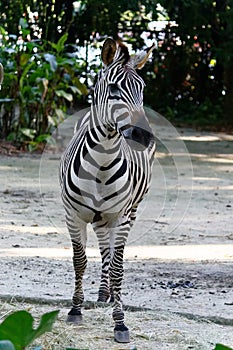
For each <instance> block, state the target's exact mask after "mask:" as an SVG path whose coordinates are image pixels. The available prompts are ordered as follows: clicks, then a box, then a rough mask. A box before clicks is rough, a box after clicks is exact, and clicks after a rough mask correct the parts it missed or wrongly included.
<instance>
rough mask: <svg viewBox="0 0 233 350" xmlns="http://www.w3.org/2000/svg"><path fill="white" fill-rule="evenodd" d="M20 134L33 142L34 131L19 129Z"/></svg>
mask: <svg viewBox="0 0 233 350" xmlns="http://www.w3.org/2000/svg"><path fill="white" fill-rule="evenodd" d="M19 131H20V133H21V134H23V135H24V136H26V137H28V138H29V139H31V140H33V139H34V137H35V133H36V131H35V130H34V129H27V128H21V129H19Z"/></svg>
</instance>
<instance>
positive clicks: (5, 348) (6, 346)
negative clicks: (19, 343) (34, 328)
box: [0, 340, 15, 350]
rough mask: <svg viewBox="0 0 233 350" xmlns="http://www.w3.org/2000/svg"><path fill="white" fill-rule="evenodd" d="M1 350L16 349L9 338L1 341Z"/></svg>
mask: <svg viewBox="0 0 233 350" xmlns="http://www.w3.org/2000/svg"><path fill="white" fill-rule="evenodd" d="M0 350H15V347H14V345H13V344H12V342H11V341H9V340H1V341H0Z"/></svg>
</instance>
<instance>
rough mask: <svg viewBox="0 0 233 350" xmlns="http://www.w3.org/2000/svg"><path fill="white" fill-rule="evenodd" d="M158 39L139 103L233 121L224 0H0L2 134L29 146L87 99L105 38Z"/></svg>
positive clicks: (231, 56)
mask: <svg viewBox="0 0 233 350" xmlns="http://www.w3.org/2000/svg"><path fill="white" fill-rule="evenodd" d="M107 36H111V37H113V38H115V39H117V38H121V39H122V40H123V41H124V42H125V43H126V44H128V45H129V47H130V48H132V50H133V51H134V50H137V49H141V48H143V47H145V46H146V43H151V42H152V40H156V41H157V43H158V48H157V50H155V51H154V52H153V57H152V59H151V60H150V62H149V63H147V65H146V66H145V67H144V68H143V70H142V71H141V73H140V74H141V75H142V76H143V78H144V80H145V83H146V88H145V96H144V102H145V105H148V106H150V107H151V108H153V109H154V110H156V111H158V112H159V113H161V114H162V115H163V116H165V117H166V118H168V119H169V120H170V121H171V122H172V123H174V124H175V125H185V126H192V127H201V128H211V129H216V130H217V129H218V130H230V129H232V126H233V63H232V62H233V3H232V1H230V0H216V1H210V0H200V1H196V0H182V1H180V0H161V1H155V0H141V1H138V0H119V1H110V0H101V1H94V0H81V1H72V0H66V1H61V0H38V1H36V0H14V1H13V0H10V1H9V0H1V2H0V62H1V63H2V65H3V66H4V70H5V77H4V82H3V85H2V89H1V91H0V137H1V139H8V140H10V141H16V142H18V143H27V144H28V145H29V146H30V147H31V149H33V148H36V146H37V144H39V143H41V142H44V141H46V140H48V138H49V135H50V133H51V131H52V130H53V129H54V128H55V127H56V126H57V125H58V124H59V123H60V122H62V121H63V120H64V118H66V116H67V113H68V112H69V111H72V110H74V109H80V108H83V107H84V106H85V105H86V104H88V103H89V101H90V96H91V92H92V88H93V84H94V81H95V75H96V72H97V71H98V69H99V68H100V64H101V63H100V59H99V54H100V47H101V45H102V43H103V40H104V38H106V37H107Z"/></svg>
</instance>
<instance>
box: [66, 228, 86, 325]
mask: <svg viewBox="0 0 233 350" xmlns="http://www.w3.org/2000/svg"><path fill="white" fill-rule="evenodd" d="M68 228H69V232H70V236H71V241H72V245H73V265H74V272H75V290H74V294H73V300H72V309H71V310H70V312H69V313H68V317H67V322H71V323H74V324H80V323H81V322H82V313H81V306H82V303H83V300H84V294H83V288H82V279H83V275H84V271H85V269H86V265H87V258H86V253H85V247H86V224H83V223H82V224H79V226H78V229H77V227H74V226H72V225H69V226H68Z"/></svg>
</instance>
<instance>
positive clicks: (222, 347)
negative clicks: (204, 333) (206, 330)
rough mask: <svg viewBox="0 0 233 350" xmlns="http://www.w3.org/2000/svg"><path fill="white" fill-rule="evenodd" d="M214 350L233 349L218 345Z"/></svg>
mask: <svg viewBox="0 0 233 350" xmlns="http://www.w3.org/2000/svg"><path fill="white" fill-rule="evenodd" d="M214 350H232V348H229V347H228V346H225V345H222V344H216V346H215V348H214Z"/></svg>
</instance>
